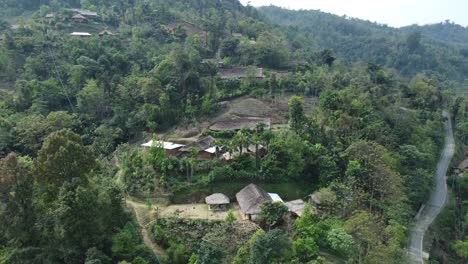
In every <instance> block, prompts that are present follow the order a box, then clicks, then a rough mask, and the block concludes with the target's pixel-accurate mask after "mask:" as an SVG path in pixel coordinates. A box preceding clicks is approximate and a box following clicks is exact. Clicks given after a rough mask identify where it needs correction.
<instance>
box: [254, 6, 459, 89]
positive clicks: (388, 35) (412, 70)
mask: <svg viewBox="0 0 468 264" xmlns="http://www.w3.org/2000/svg"><path fill="white" fill-rule="evenodd" d="M260 10H261V13H262V14H263V15H265V16H266V17H267V18H268V20H269V21H272V22H273V23H275V24H278V25H281V27H282V29H283V31H284V32H285V34H286V35H287V37H288V39H289V40H290V42H291V44H292V46H293V48H294V50H295V52H296V53H297V54H296V56H297V57H298V58H309V57H310V56H307V53H309V52H308V51H310V50H314V49H315V50H316V49H331V50H333V52H335V53H336V54H338V55H339V56H341V57H343V58H346V59H347V60H350V61H364V62H371V63H375V64H378V65H382V66H386V67H390V68H393V69H396V70H397V71H398V72H399V73H400V74H402V75H404V76H414V75H415V74H418V73H424V74H426V75H429V76H431V77H432V78H435V79H437V80H438V81H440V82H442V83H445V85H448V86H450V85H456V84H452V82H460V83H464V82H465V80H466V77H467V75H468V72H467V69H468V67H467V65H468V57H467V51H468V49H467V43H468V29H467V28H464V27H462V26H459V25H456V24H453V23H452V22H450V21H445V22H442V23H440V24H434V25H425V26H417V25H414V26H408V27H403V28H399V29H397V28H392V27H389V26H387V25H381V24H376V23H372V22H369V21H364V20H360V19H355V18H349V17H346V16H345V17H339V16H336V15H331V14H327V13H323V12H320V11H307V10H301V11H291V10H287V9H282V8H278V7H274V6H269V7H262V8H261V9H260ZM304 52H305V53H304ZM309 54H310V53H309Z"/></svg>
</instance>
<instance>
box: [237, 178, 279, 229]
mask: <svg viewBox="0 0 468 264" xmlns="http://www.w3.org/2000/svg"><path fill="white" fill-rule="evenodd" d="M236 199H237V202H238V203H239V206H240V209H241V211H242V212H243V213H244V215H245V217H246V218H248V219H249V220H252V221H256V220H257V219H258V216H259V214H260V210H261V209H260V207H261V206H262V204H264V203H267V202H281V203H282V202H283V200H282V199H281V197H280V196H279V195H278V194H276V193H267V192H266V191H265V190H263V189H261V188H260V187H258V186H257V185H255V184H253V183H251V184H249V185H247V186H246V187H244V189H242V190H240V191H239V192H238V193H237V194H236Z"/></svg>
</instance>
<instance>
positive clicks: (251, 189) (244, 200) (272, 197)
mask: <svg viewBox="0 0 468 264" xmlns="http://www.w3.org/2000/svg"><path fill="white" fill-rule="evenodd" d="M309 197H310V196H309ZM236 200H237V203H238V204H239V207H240V210H241V212H242V214H243V215H244V217H245V219H248V220H251V221H256V220H258V217H259V215H260V211H261V206H262V204H264V203H267V202H280V203H283V204H284V205H286V206H287V207H288V210H289V212H290V213H291V215H292V216H294V217H300V216H301V215H302V212H303V210H304V207H305V204H306V201H304V200H303V199H298V200H293V201H289V202H284V201H283V199H281V197H280V196H279V195H278V194H276V193H268V192H266V191H265V190H263V189H262V188H260V187H259V186H257V185H255V184H249V185H247V186H246V187H244V188H243V189H242V190H240V191H239V192H238V193H237V194H236ZM205 202H206V204H207V205H208V208H209V210H213V211H218V210H226V209H228V208H229V207H230V200H229V197H227V196H226V195H224V194H222V193H215V194H212V195H210V196H208V197H206V198H205Z"/></svg>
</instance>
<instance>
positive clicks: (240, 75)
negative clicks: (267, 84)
mask: <svg viewBox="0 0 468 264" xmlns="http://www.w3.org/2000/svg"><path fill="white" fill-rule="evenodd" d="M248 70H249V68H246V67H237V68H230V69H219V75H220V76H221V79H222V80H229V79H245V78H246V77H247V73H248ZM255 78H258V79H263V78H265V75H264V74H263V68H256V70H255Z"/></svg>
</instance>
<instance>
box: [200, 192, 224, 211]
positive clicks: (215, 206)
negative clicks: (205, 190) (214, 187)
mask: <svg viewBox="0 0 468 264" xmlns="http://www.w3.org/2000/svg"><path fill="white" fill-rule="evenodd" d="M205 202H206V204H207V205H208V209H209V210H210V211H215V210H225V209H227V208H228V207H229V202H230V201H229V197H227V196H226V195H224V194H222V193H215V194H212V195H210V196H207V197H206V198H205Z"/></svg>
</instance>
